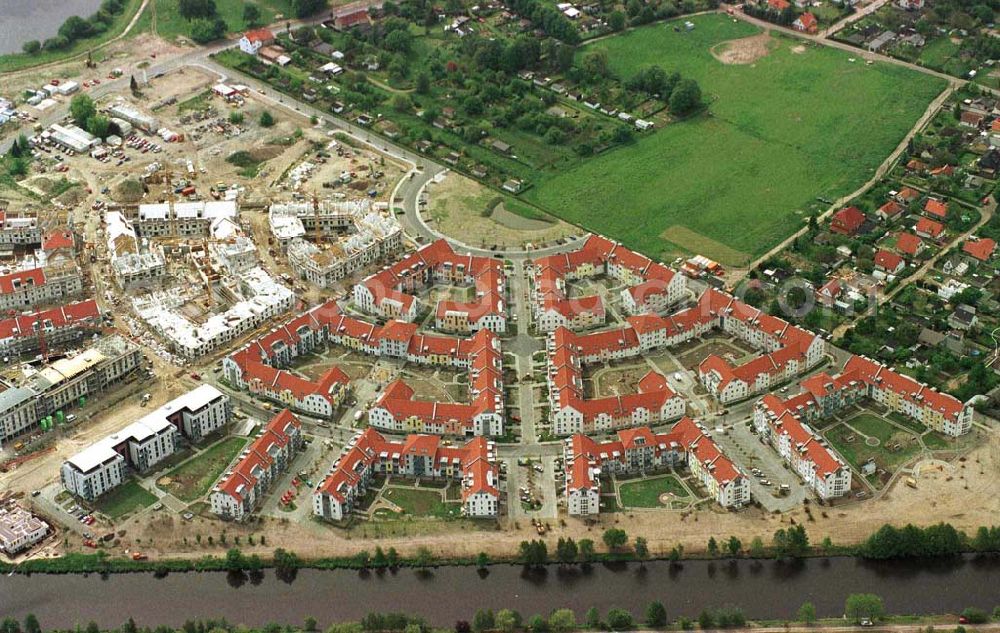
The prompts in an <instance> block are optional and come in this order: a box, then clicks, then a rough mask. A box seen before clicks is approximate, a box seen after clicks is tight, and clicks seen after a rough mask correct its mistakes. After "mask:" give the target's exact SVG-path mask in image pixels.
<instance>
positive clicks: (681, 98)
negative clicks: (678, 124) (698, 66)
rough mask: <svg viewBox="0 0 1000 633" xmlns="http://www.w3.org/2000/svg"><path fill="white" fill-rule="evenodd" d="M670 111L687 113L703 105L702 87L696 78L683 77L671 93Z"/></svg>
mask: <svg viewBox="0 0 1000 633" xmlns="http://www.w3.org/2000/svg"><path fill="white" fill-rule="evenodd" d="M669 105H670V111H671V112H672V113H674V114H678V115H681V116H683V115H685V114H689V113H691V112H693V111H694V110H697V109H698V108H700V107H701V87H700V86H699V85H698V82H697V81H695V80H694V79H682V80H681V81H680V82H679V83H678V84H677V86H676V87H675V88H674V90H673V92H671V93H670V103H669Z"/></svg>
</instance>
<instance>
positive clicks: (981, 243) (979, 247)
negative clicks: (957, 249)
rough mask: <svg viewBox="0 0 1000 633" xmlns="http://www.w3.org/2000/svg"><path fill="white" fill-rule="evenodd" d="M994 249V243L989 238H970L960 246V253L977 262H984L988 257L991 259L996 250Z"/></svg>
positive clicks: (995, 244)
mask: <svg viewBox="0 0 1000 633" xmlns="http://www.w3.org/2000/svg"><path fill="white" fill-rule="evenodd" d="M996 247H997V243H996V241H994V240H993V239H991V238H988V237H985V238H982V239H976V238H970V239H968V240H966V241H965V244H963V245H962V251H963V252H965V253H968V254H969V255H972V256H973V257H975V258H976V259H978V260H979V261H983V262H985V261H989V259H990V257H993V251H995V250H996Z"/></svg>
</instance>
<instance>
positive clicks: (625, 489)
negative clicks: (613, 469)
mask: <svg viewBox="0 0 1000 633" xmlns="http://www.w3.org/2000/svg"><path fill="white" fill-rule="evenodd" d="M666 492H669V493H672V494H673V495H674V496H676V497H678V498H687V496H688V493H687V490H685V489H684V486H682V485H681V483H680V482H679V481H677V478H676V477H674V476H673V475H665V476H663V477H654V478H650V479H640V480H638V481H630V482H627V483H622V484H621V485H620V486H619V487H618V493H619V495H621V498H622V505H623V506H625V507H630V508H662V507H663V505H664V504H663V503H660V495H662V494H663V493H666Z"/></svg>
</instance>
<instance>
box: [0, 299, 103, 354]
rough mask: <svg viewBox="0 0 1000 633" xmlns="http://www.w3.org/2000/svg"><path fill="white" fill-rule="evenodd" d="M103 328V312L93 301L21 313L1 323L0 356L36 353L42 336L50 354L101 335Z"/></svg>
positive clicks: (39, 347)
mask: <svg viewBox="0 0 1000 633" xmlns="http://www.w3.org/2000/svg"><path fill="white" fill-rule="evenodd" d="M101 325H102V316H101V310H100V308H98V307H97V302H96V301H94V300H93V299H88V300H87V301H79V302H76V303H69V304H66V305H64V306H62V307H59V308H52V309H49V310H41V311H39V312H34V313H32V314H20V315H18V316H15V317H11V318H9V319H4V320H2V321H0V354H3V355H4V356H19V355H21V354H29V353H35V352H37V351H38V350H40V349H41V339H42V337H44V338H45V346H46V348H47V349H48V350H49V351H52V350H55V349H59V348H62V347H65V346H66V345H69V344H72V343H76V342H78V341H79V340H80V339H81V338H83V336H84V335H86V334H94V333H96V332H99V331H100V329H101Z"/></svg>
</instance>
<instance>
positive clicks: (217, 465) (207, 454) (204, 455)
mask: <svg viewBox="0 0 1000 633" xmlns="http://www.w3.org/2000/svg"><path fill="white" fill-rule="evenodd" d="M247 441H248V440H247V438H245V437H229V438H226V439H224V440H222V441H221V442H218V443H217V444H215V445H213V446H210V447H209V448H207V449H205V450H204V451H202V452H201V453H199V454H198V455H195V456H194V457H192V458H191V459H189V460H187V461H186V462H184V463H183V464H181V465H179V466H177V467H176V468H174V469H173V470H171V471H169V472H168V473H167V474H166V475H164V476H163V477H160V478H159V479H158V480H157V482H156V485H157V487H159V488H160V489H161V490H163V491H164V492H169V493H170V494H172V495H174V496H175V497H177V498H178V499H180V500H181V501H186V502H188V503H190V502H192V501H197V500H198V499H201V498H202V497H204V496H205V495H207V494H208V491H209V490H211V488H212V485H213V484H214V483H215V482H216V481H217V480H218V479H219V476H220V475H221V474H222V473H223V472H224V471H225V470H226V467H227V466H229V464H230V463H232V461H233V459H235V458H236V456H237V455H238V454H239V453H240V451H242V450H243V447H244V446H246V445H247Z"/></svg>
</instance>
